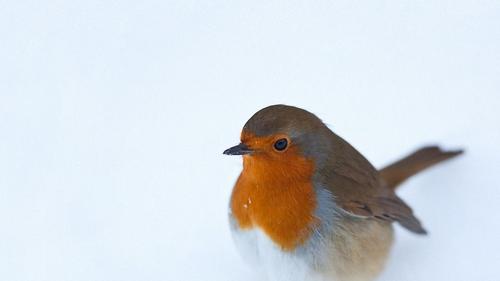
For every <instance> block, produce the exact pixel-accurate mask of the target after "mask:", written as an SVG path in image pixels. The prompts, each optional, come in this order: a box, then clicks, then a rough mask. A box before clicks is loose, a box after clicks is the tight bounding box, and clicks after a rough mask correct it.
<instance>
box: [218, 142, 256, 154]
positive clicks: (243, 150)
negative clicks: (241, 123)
mask: <svg viewBox="0 0 500 281" xmlns="http://www.w3.org/2000/svg"><path fill="white" fill-rule="evenodd" d="M252 152H253V150H251V149H250V148H249V147H248V146H247V145H246V144H244V143H240V144H238V145H236V146H233V147H231V148H228V149H226V150H224V152H223V154H226V155H245V154H250V153H252Z"/></svg>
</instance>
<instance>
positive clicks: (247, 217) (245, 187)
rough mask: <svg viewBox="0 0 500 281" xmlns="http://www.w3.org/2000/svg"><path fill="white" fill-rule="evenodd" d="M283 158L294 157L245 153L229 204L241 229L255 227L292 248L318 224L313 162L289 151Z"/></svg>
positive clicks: (276, 241)
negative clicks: (315, 212)
mask: <svg viewBox="0 0 500 281" xmlns="http://www.w3.org/2000/svg"><path fill="white" fill-rule="evenodd" d="M286 157H290V158H293V159H285V160H286V161H283V159H280V161H277V160H276V159H274V160H273V159H266V158H265V155H262V156H261V155H252V156H245V157H244V163H243V171H242V172H241V174H240V176H239V178H238V181H237V182H236V185H235V187H234V189H233V194H232V197H231V204H230V207H231V211H232V214H233V216H234V217H235V219H236V220H237V222H238V225H239V227H240V228H241V229H252V228H254V227H258V228H260V229H262V230H263V231H264V233H266V234H267V235H268V236H269V237H270V238H271V240H273V241H274V242H275V243H276V244H278V245H279V246H280V247H281V248H282V249H283V250H288V251H292V250H294V249H295V248H296V247H298V246H300V245H301V244H303V243H304V242H305V241H306V240H307V238H308V237H309V236H310V234H311V231H312V229H313V227H314V226H315V225H316V224H317V223H318V222H317V219H316V218H315V216H314V211H315V209H316V204H317V202H316V196H315V192H314V187H313V183H312V175H313V172H314V163H313V161H312V160H309V159H306V158H304V157H301V156H299V155H297V154H292V153H290V154H289V156H286ZM281 163H283V164H281Z"/></svg>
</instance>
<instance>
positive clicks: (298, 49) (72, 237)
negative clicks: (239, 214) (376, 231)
mask: <svg viewBox="0 0 500 281" xmlns="http://www.w3.org/2000/svg"><path fill="white" fill-rule="evenodd" d="M499 77H500V2H498V1H430V0H429V1H414V0H411V1H357V0H354V1H353V0H349V1H331V0H329V1H326V0H318V1H296V0H293V1H272V0H271V1H214V0H211V1H187V0H183V1H175V2H174V1H160V0H158V1H106V2H104V1H90V0H86V1H65V0H61V1H23V0H19V1H18V0H16V1H14V0H10V1H0V279H1V280H4V281H10V280H12V281H18V280H19V281H30V280H33V281H38V280H47V281H59V280H61V281H64V280H68V281H73V280H74V281H78V280H82V281H92V280H106V281H108V280H117V281H118V280H120V281H121V280H151V281H154V280H167V281H168V280H172V281H177V280H182V281H184V280H186V281H191V280H203V281H206V280H217V281H219V280H227V281H233V280H242V281H246V280H254V275H253V274H252V271H251V270H250V269H248V268H247V267H246V265H245V264H244V263H243V262H242V261H241V260H240V258H239V256H238V254H237V253H236V251H235V249H234V248H233V244H232V241H231V238H230V234H229V230H228V226H227V219H226V216H227V202H228V197H229V194H230V191H231V187H232V185H233V183H234V181H235V179H236V177H237V175H238V173H239V170H240V168H241V163H240V162H241V159H240V158H238V157H227V156H223V155H222V151H223V150H224V149H225V148H227V147H229V146H231V145H234V144H236V143H238V140H239V131H240V129H241V127H242V126H243V124H244V122H245V121H246V120H247V119H248V118H249V117H250V116H251V115H252V114H253V113H254V112H255V111H257V110H258V109H260V108H262V107H264V106H267V105H270V104H275V103H286V104H290V105H296V106H300V107H303V108H306V109H308V110H310V111H312V112H314V113H316V114H317V115H318V116H320V118H322V119H323V120H324V121H325V122H326V123H328V124H329V126H330V127H331V128H332V129H333V130H334V131H335V132H337V133H338V134H340V135H342V136H343V137H345V138H346V139H347V140H348V141H350V142H351V143H352V144H353V145H354V146H355V147H357V148H358V149H359V150H360V151H361V152H362V153H363V154H365V155H366V156H367V157H368V158H369V159H370V160H371V161H372V162H373V163H374V164H375V165H376V166H381V165H383V164H386V163H389V162H390V161H392V160H395V159H396V158H398V157H400V156H402V155H403V154H405V153H407V152H409V151H411V150H413V149H415V148H417V147H419V146H421V145H424V144H429V143H438V144H442V145H444V146H446V147H448V148H457V147H462V148H465V149H466V154H465V155H464V156H463V157H461V158H460V159H457V160H454V161H452V162H449V163H447V164H445V165H442V166H439V167H436V168H435V169H432V170H429V171H428V172H426V173H425V174H422V175H419V176H418V177H415V178H414V179H412V180H410V181H409V182H407V184H405V185H404V187H402V188H401V190H400V194H401V196H402V197H403V198H404V199H405V200H406V201H407V202H408V203H409V204H410V205H411V206H412V207H413V208H414V209H415V212H416V214H417V216H418V217H419V218H420V219H421V220H422V221H423V223H424V225H425V227H426V228H427V229H428V230H429V232H430V235H429V236H427V237H417V236H415V235H412V234H409V233H408V232H406V231H404V230H402V229H401V228H399V227H398V231H397V241H396V244H395V247H394V249H393V252H392V256H391V261H390V262H389V264H388V266H387V270H386V271H385V272H384V274H383V276H382V277H381V278H380V280H386V281H391V280H404V281H411V280H426V281H432V280H454V281H457V280H463V281H471V280H481V281H495V280H499V277H498V276H499V275H498V273H497V272H498V270H499V269H498V267H499V265H500V243H499V239H500V216H499V206H500V205H499V200H500V184H499V182H500V180H499V176H500V112H499V111H500V78H499Z"/></svg>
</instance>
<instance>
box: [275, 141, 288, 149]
mask: <svg viewBox="0 0 500 281" xmlns="http://www.w3.org/2000/svg"><path fill="white" fill-rule="evenodd" d="M287 146H288V140H287V139H279V140H277V141H276V142H275V143H274V148H275V149H276V150H278V151H283V150H285V149H286V147H287Z"/></svg>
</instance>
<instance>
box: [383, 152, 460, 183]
mask: <svg viewBox="0 0 500 281" xmlns="http://www.w3.org/2000/svg"><path fill="white" fill-rule="evenodd" d="M462 153H463V150H451V151H443V150H441V149H440V148H439V147H437V146H428V147H423V148H421V149H419V150H417V151H415V152H413V153H412V154H410V155H408V156H406V157H405V158H403V159H401V160H399V161H396V162H395V163H393V164H390V165H389V166H387V167H384V168H383V169H381V170H380V171H379V172H380V175H381V176H382V178H383V179H384V181H385V182H386V183H387V186H388V187H389V188H391V189H395V188H396V187H397V186H398V185H400V184H401V183H402V182H403V181H405V180H406V179H407V178H409V177H411V176H413V175H415V174H417V173H418V172H420V171H422V170H424V169H426V168H428V167H430V166H433V165H435V164H437V163H439V162H442V161H444V160H447V159H450V158H453V157H455V156H457V155H460V154H462Z"/></svg>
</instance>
